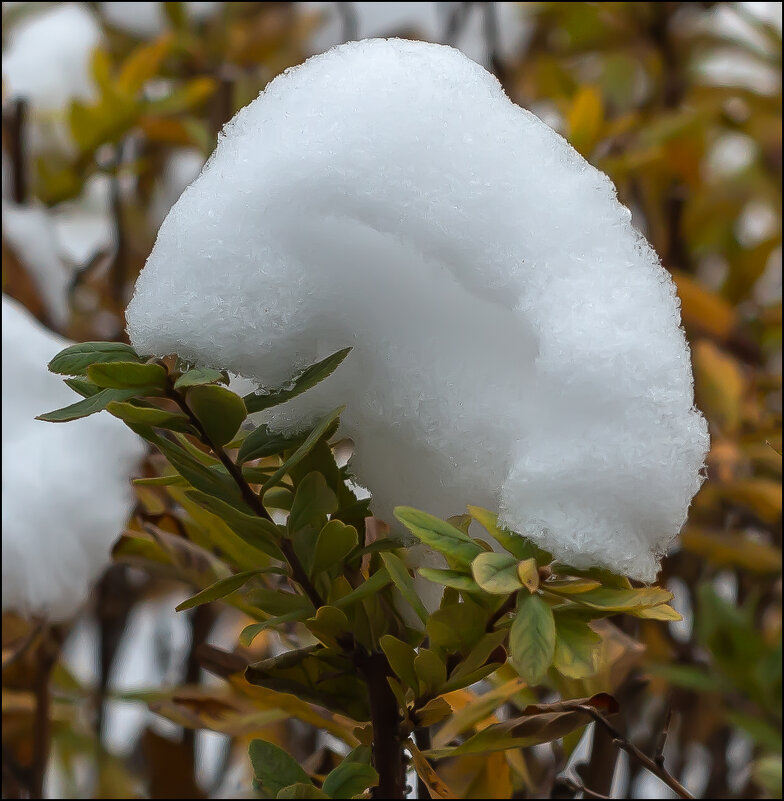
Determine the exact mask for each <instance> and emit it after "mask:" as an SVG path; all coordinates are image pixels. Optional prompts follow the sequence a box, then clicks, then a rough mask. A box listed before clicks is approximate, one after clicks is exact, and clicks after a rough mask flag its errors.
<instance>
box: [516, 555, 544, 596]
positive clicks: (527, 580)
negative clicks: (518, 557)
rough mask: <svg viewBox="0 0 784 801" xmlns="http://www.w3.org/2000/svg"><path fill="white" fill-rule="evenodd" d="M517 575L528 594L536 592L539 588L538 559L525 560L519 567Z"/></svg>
mask: <svg viewBox="0 0 784 801" xmlns="http://www.w3.org/2000/svg"><path fill="white" fill-rule="evenodd" d="M517 575H518V576H519V577H520V581H522V582H523V586H524V587H525V588H526V589H527V590H528V592H536V590H537V589H538V587H539V568H538V567H537V565H536V559H524V560H523V561H522V562H520V564H518V565H517Z"/></svg>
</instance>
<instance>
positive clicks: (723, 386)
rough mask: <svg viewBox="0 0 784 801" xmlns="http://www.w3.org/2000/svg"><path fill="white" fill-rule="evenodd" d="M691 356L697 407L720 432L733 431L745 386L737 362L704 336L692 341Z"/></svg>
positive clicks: (739, 418)
mask: <svg viewBox="0 0 784 801" xmlns="http://www.w3.org/2000/svg"><path fill="white" fill-rule="evenodd" d="M692 359H693V362H694V384H695V386H694V391H695V397H696V401H697V406H698V407H699V408H700V409H701V410H702V411H703V412H704V413H705V415H706V417H707V418H708V420H709V421H710V422H711V423H712V424H714V425H717V426H718V427H719V429H720V430H721V432H722V433H723V434H730V433H732V432H734V431H737V429H738V427H739V425H740V422H741V409H742V403H743V395H744V391H745V388H746V381H745V379H744V376H743V371H742V369H741V366H740V364H739V363H738V362H737V360H736V359H734V358H733V357H732V356H730V355H729V354H727V353H724V352H723V351H721V350H719V348H717V347H716V346H715V345H714V344H713V343H712V342H710V341H708V340H706V339H701V340H699V341H698V342H696V343H694V345H693V346H692Z"/></svg>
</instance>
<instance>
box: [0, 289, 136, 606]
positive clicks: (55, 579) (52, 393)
mask: <svg viewBox="0 0 784 801" xmlns="http://www.w3.org/2000/svg"><path fill="white" fill-rule="evenodd" d="M2 308H3V350H2V352H3V370H2V373H3V570H2V575H3V611H4V612H5V611H9V610H14V611H17V612H19V613H21V614H24V615H36V616H42V617H45V618H48V619H50V620H64V619H66V618H68V617H70V616H71V615H73V614H74V613H75V612H76V611H77V610H78V608H79V606H80V605H81V604H82V603H83V601H84V600H85V598H86V597H87V592H88V590H89V588H90V584H91V583H92V582H93V581H94V580H95V579H96V578H97V577H98V576H99V574H100V572H101V571H102V570H103V568H104V567H105V566H106V565H107V564H108V563H109V560H110V557H109V550H110V548H111V545H112V543H113V542H114V540H115V539H117V537H118V536H119V535H120V533H121V531H122V528H123V525H124V524H125V521H126V519H127V517H128V515H129V514H130V512H131V508H132V506H133V491H132V488H131V485H130V477H131V475H132V474H133V473H134V472H135V471H136V469H137V468H138V467H139V464H140V461H141V459H142V457H143V455H144V445H143V443H142V441H141V440H140V439H139V438H138V437H137V436H136V435H135V434H133V433H131V431H129V430H128V429H127V428H126V427H125V425H124V424H123V423H121V422H120V421H119V420H116V419H115V418H114V417H110V416H109V414H104V413H101V414H97V415H94V416H92V417H88V418H86V419H82V420H76V421H74V422H71V423H56V424H55V423H44V422H41V421H40V420H35V419H34V417H35V416H36V415H38V414H42V413H43V412H48V411H51V410H52V409H56V408H59V407H61V406H67V405H68V404H70V403H75V402H76V401H77V400H79V396H78V395H76V394H75V393H74V392H73V391H72V390H71V389H69V388H68V387H67V386H66V385H65V384H64V383H63V382H62V379H61V378H60V377H59V376H56V375H53V374H51V373H49V372H48V370H47V369H46V365H47V363H48V362H49V360H50V359H51V358H52V357H53V356H54V355H55V354H56V353H58V352H59V351H60V350H62V349H63V348H64V347H67V346H68V345H69V344H70V343H69V342H68V341H67V340H65V339H62V338H61V337H58V336H56V335H54V334H52V333H51V332H50V331H48V330H47V329H45V328H44V327H43V326H41V325H40V324H39V323H38V322H37V321H36V320H35V319H34V318H33V317H32V316H31V315H30V313H29V312H28V311H27V310H26V309H25V308H24V307H23V306H21V305H20V304H19V303H17V302H16V301H14V300H11V299H10V298H8V297H7V296H5V295H3V307H2Z"/></svg>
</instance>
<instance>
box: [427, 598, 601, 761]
mask: <svg viewBox="0 0 784 801" xmlns="http://www.w3.org/2000/svg"><path fill="white" fill-rule="evenodd" d="M528 597H529V598H534V597H535V596H533V595H530V596H528ZM590 720H591V719H590V717H589V716H588V714H587V713H585V712H576V711H575V712H572V711H569V712H549V713H545V714H541V715H526V716H523V717H520V718H515V719H512V720H505V721H504V722H503V723H494V724H493V725H491V726H488V727H487V728H485V729H482V730H481V731H480V732H478V733H477V734H474V735H473V736H472V737H469V738H468V739H467V740H466V741H465V742H464V743H461V744H460V745H459V746H456V747H454V748H436V749H433V750H431V751H425V752H424V755H425V756H426V757H428V758H429V759H444V758H446V757H453V756H462V755H463V754H490V753H493V752H494V751H506V750H508V749H510V748H530V747H531V746H532V745H538V744H539V743H549V742H552V741H554V740H558V739H560V738H562V737H565V736H566V735H567V734H569V732H572V731H574V730H575V729H578V728H581V727H582V726H585V725H586V723H589V722H590Z"/></svg>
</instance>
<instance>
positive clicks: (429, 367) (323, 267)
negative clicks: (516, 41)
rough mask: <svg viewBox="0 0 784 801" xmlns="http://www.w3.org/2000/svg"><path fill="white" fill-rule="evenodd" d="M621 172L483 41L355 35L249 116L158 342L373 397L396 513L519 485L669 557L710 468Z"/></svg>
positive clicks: (660, 277) (243, 117)
mask: <svg viewBox="0 0 784 801" xmlns="http://www.w3.org/2000/svg"><path fill="white" fill-rule="evenodd" d="M630 216H631V215H630V213H629V211H628V209H626V208H625V207H623V206H622V205H620V203H619V202H618V200H617V198H616V193H615V189H614V187H613V185H612V183H611V182H610V180H609V179H608V178H607V176H606V175H604V174H602V173H601V172H599V171H598V170H596V169H594V168H593V167H592V166H591V165H589V164H588V163H587V162H586V161H585V160H584V159H583V158H581V157H580V156H579V155H578V154H577V152H576V151H574V150H573V149H572V148H571V147H570V146H569V145H568V144H567V142H566V141H565V140H564V139H563V138H562V137H560V136H559V135H558V134H556V133H555V132H554V131H553V130H551V129H550V128H548V127H547V126H546V125H545V124H544V123H543V122H542V121H541V120H539V119H538V118H537V117H535V116H534V115H532V114H531V113H529V112H527V111H525V110H523V109H521V108H519V107H518V106H516V105H514V104H513V103H512V102H511V101H510V100H509V99H508V98H507V97H506V95H505V94H504V92H503V90H502V88H501V86H500V84H499V83H498V81H497V80H496V79H495V78H494V77H493V76H492V75H490V74H489V73H488V72H486V71H485V70H484V69H483V68H482V67H480V66H478V65H477V64H475V63H474V62H472V61H470V60H469V59H468V58H466V57H465V56H464V55H462V54H461V53H459V52H458V51H456V50H454V49H452V48H449V47H444V46H441V45H433V44H426V43H422V42H409V41H403V40H394V39H393V40H382V39H375V40H366V41H361V42H356V43H350V44H346V45H343V46H341V47H337V48H335V49H333V50H330V51H329V52H328V53H325V54H323V55H319V56H315V57H314V58H311V59H309V60H308V61H307V62H305V63H304V64H303V65H301V66H299V67H297V68H295V69H292V70H289V71H288V72H287V73H285V74H284V75H281V76H279V77H278V78H277V79H275V80H274V81H273V82H272V83H271V84H270V85H269V86H268V87H267V89H266V90H265V91H264V92H263V93H262V95H261V96H260V97H259V98H258V99H257V100H255V101H254V102H253V103H251V104H250V105H249V106H247V107H246V108H244V109H243V110H242V111H240V112H239V113H238V114H237V116H236V117H235V118H234V119H233V120H232V121H231V122H230V123H229V124H228V125H227V126H226V128H225V130H224V132H223V135H222V137H221V139H220V142H219V144H218V147H217V150H216V151H215V153H214V154H213V156H212V158H211V159H210V161H209V162H208V163H207V165H206V167H205V168H204V171H203V172H202V174H201V175H200V177H199V178H198V179H197V180H196V181H195V182H194V183H193V184H192V185H191V186H190V187H189V188H188V189H187V190H186V191H185V193H184V194H183V195H182V197H181V198H180V200H179V201H178V202H177V204H176V205H175V206H174V208H173V209H172V211H171V213H170V214H169V216H168V217H167V219H166V221H165V222H164V224H163V226H162V227H161V230H160V233H159V235H158V240H157V242H156V244H155V247H154V249H153V252H152V254H151V255H150V258H149V260H148V262H147V265H146V267H145V269H144V271H143V272H142V274H141V276H140V277H139V280H138V283H137V286H136V292H135V295H134V298H133V300H132V301H131V304H130V306H129V307H128V312H127V320H128V330H129V333H130V335H131V340H132V342H133V344H134V345H135V346H136V348H137V349H138V350H139V351H140V352H142V353H149V354H159V355H162V354H169V353H174V352H176V353H178V354H179V355H180V356H182V357H184V358H186V359H189V360H193V361H196V362H198V363H201V364H203V365H211V366H215V367H220V368H223V369H228V370H230V371H232V372H235V373H238V374H240V375H243V376H246V377H248V378H252V379H254V380H256V381H257V382H259V384H260V385H261V386H264V387H272V386H275V385H277V384H278V383H279V382H283V381H285V379H286V378H287V377H288V376H290V375H291V374H292V372H293V371H294V370H295V369H296V368H298V367H303V366H305V365H307V364H309V363H311V362H313V361H315V360H317V359H319V358H322V357H324V356H326V355H327V354H329V353H332V352H333V351H335V350H337V349H339V348H342V347H344V346H346V345H352V346H353V347H354V350H353V351H352V353H351V354H350V356H349V357H348V358H347V360H346V361H345V362H344V363H343V365H342V366H341V367H340V368H339V369H338V370H337V371H336V372H335V373H334V374H333V375H332V376H331V377H330V378H329V379H328V380H327V381H325V382H324V383H323V384H322V385H321V386H320V387H318V388H317V389H316V390H313V391H311V392H308V393H306V394H305V395H304V396H302V397H301V398H299V399H297V400H295V401H293V402H290V403H289V404H287V406H285V407H282V410H281V411H278V412H277V413H276V414H274V415H272V423H273V425H276V426H278V427H280V428H293V427H298V426H301V425H302V424H303V423H305V422H306V421H308V420H310V419H311V418H312V417H313V416H314V415H316V414H318V413H322V412H325V411H327V410H329V409H331V408H334V407H335V406H338V405H340V404H343V403H347V404H348V406H347V409H346V411H345V413H344V415H343V418H342V419H343V426H342V431H343V433H345V434H346V435H348V436H350V437H352V438H353V439H354V440H355V442H356V455H355V456H354V457H353V459H352V465H353V469H354V471H355V473H356V476H357V480H358V481H359V482H360V483H361V484H362V485H364V486H366V487H368V488H369V489H370V490H371V492H372V493H373V499H374V502H373V509H374V511H375V513H376V514H377V515H378V516H381V517H385V518H387V519H389V518H390V515H391V511H392V508H393V507H394V506H395V505H397V504H407V505H412V506H416V507H419V508H422V509H425V510H427V511H429V512H432V513H434V514H437V515H442V516H446V515H451V514H456V513H459V512H461V510H463V509H464V507H465V505H466V503H470V504H479V505H483V506H487V507H490V508H499V509H500V511H501V520H502V522H503V523H505V524H506V525H507V526H509V527H510V528H511V529H513V530H515V531H518V532H521V533H525V534H527V535H530V536H532V537H533V538H534V539H536V541H537V542H538V543H540V544H541V545H542V546H543V547H545V548H548V549H549V550H551V551H552V552H553V553H554V554H555V555H556V556H557V557H558V558H560V559H562V560H565V561H567V562H569V563H571V564H572V565H574V566H577V567H587V566H591V565H600V566H604V567H607V568H610V569H611V570H615V571H618V572H620V573H624V574H626V575H628V576H630V577H633V578H636V579H641V580H644V581H650V580H653V579H654V578H655V575H656V571H657V569H658V560H659V558H660V557H661V555H662V554H663V553H664V552H665V550H666V548H667V546H668V544H669V543H670V541H671V540H672V539H673V537H674V536H675V535H676V534H677V532H678V530H679V529H680V527H681V525H682V524H683V522H684V519H685V517H686V512H687V509H688V506H689V503H690V501H691V498H692V496H693V495H694V493H695V492H696V491H697V489H698V488H699V486H700V483H701V475H700V470H701V467H702V464H703V459H704V456H705V453H706V450H707V447H708V434H707V429H706V424H705V421H704V419H703V418H702V417H701V415H700V414H699V412H697V411H696V410H695V409H694V407H693V387H692V374H691V366H690V359H689V350H688V346H687V344H686V341H685V338H684V334H683V331H682V329H681V328H680V314H679V307H678V300H677V297H676V294H675V289H674V286H673V283H672V281H671V280H670V278H669V275H668V273H667V272H666V271H665V270H664V269H663V268H662V266H661V264H660V263H659V260H658V258H657V256H656V254H655V253H654V252H653V250H652V249H651V247H650V246H649V245H648V243H647V242H646V241H645V240H644V239H643V237H642V236H641V235H640V234H639V233H638V232H637V231H635V229H634V228H632V226H631V223H630Z"/></svg>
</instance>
